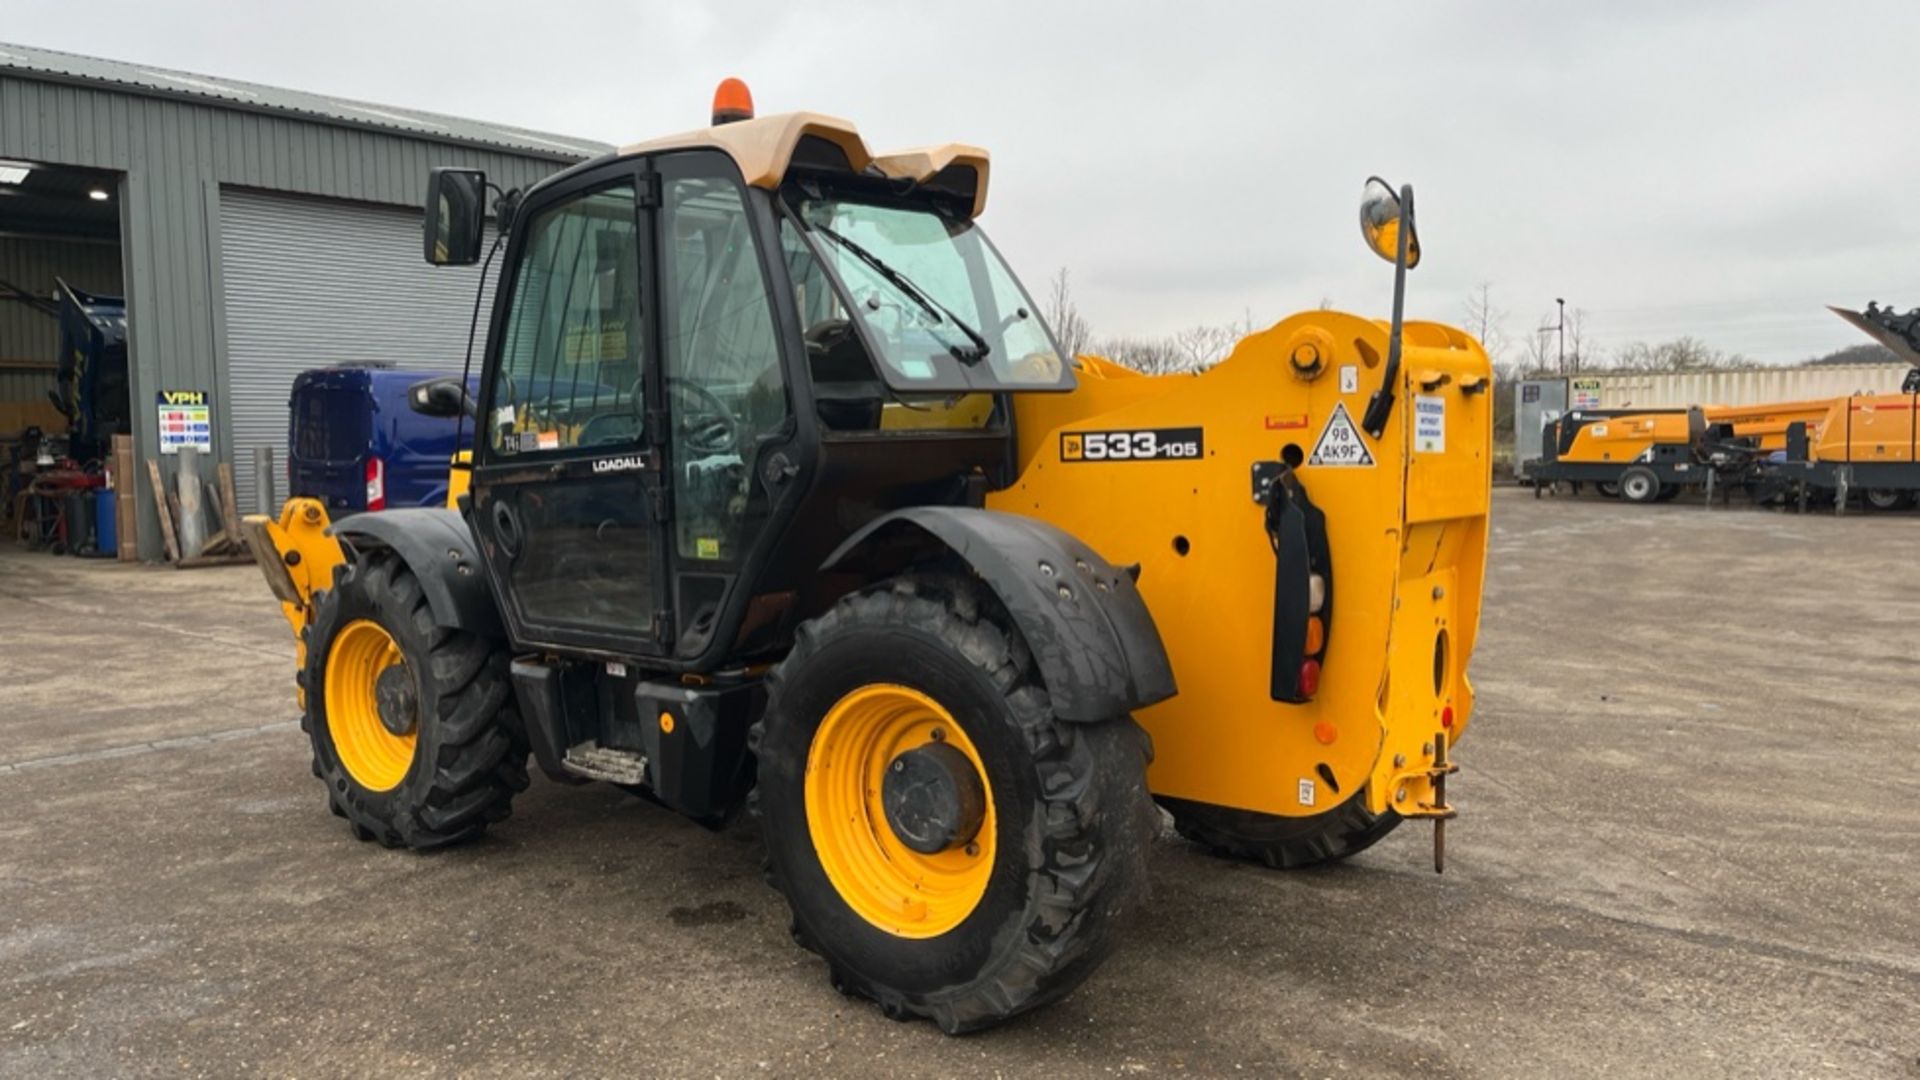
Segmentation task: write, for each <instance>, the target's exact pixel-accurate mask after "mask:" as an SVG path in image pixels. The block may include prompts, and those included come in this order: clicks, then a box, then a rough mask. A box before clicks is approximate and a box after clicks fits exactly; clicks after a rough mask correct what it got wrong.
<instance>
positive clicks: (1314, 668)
mask: <svg viewBox="0 0 1920 1080" xmlns="http://www.w3.org/2000/svg"><path fill="white" fill-rule="evenodd" d="M1319 691H1320V661H1318V660H1302V661H1301V662H1300V694H1301V696H1302V697H1312V696H1313V695H1314V694H1316V693H1318V692H1319Z"/></svg>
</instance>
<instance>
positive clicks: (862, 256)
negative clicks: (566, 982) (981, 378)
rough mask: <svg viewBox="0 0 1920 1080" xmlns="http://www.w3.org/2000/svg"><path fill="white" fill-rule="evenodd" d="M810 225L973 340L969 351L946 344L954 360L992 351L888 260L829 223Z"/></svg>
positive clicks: (976, 333) (975, 359) (977, 334)
mask: <svg viewBox="0 0 1920 1080" xmlns="http://www.w3.org/2000/svg"><path fill="white" fill-rule="evenodd" d="M811 228H813V229H815V230H817V231H818V232H819V233H820V234H821V235H822V236H825V237H826V238H827V239H829V240H832V241H833V242H834V243H836V244H839V245H840V246H841V247H843V248H845V249H846V250H847V251H848V252H849V253H850V254H852V255H853V257H854V258H856V259H859V260H860V261H861V262H863V263H866V264H867V265H868V266H869V267H871V268H872V269H873V272H874V273H876V274H879V275H880V276H881V277H883V278H885V279H886V280H887V281H888V283H890V284H891V285H893V287H894V288H896V289H899V290H900V291H901V292H903V293H905V294H906V295H907V298H908V299H910V300H912V301H913V302H914V303H915V304H917V305H919V307H920V310H922V311H924V312H926V313H927V314H928V315H930V316H932V317H933V320H934V321H935V322H936V323H937V322H942V321H944V322H950V323H952V324H953V325H954V327H955V328H956V329H958V330H959V331H960V332H961V333H963V334H965V335H967V340H968V341H971V342H972V343H973V349H972V351H971V352H969V351H968V350H966V349H962V348H961V347H960V346H958V345H950V346H948V348H949V349H950V350H951V351H952V352H953V358H954V359H955V360H958V361H960V362H961V363H963V364H977V363H979V362H980V361H982V360H985V359H986V358H987V354H988V353H990V352H992V351H993V346H991V345H989V344H987V339H986V338H985V337H984V336H982V335H981V333H980V331H978V330H975V329H974V328H973V327H971V326H968V325H967V322H966V320H965V319H962V318H961V317H960V316H958V315H955V314H954V313H953V309H952V308H949V307H947V306H946V305H945V304H942V303H941V302H940V301H938V300H936V299H934V298H933V296H932V295H931V294H929V293H928V292H927V291H926V290H925V289H922V288H921V287H920V286H918V285H916V284H914V283H913V279H912V278H910V277H908V276H907V275H905V274H903V273H901V272H900V271H898V270H896V269H894V268H893V267H892V266H891V265H890V264H888V262H887V261H886V260H885V259H882V258H881V257H880V256H878V255H875V254H874V253H873V252H871V251H868V250H867V249H866V248H865V247H863V246H862V245H861V244H860V242H859V241H857V240H854V239H852V238H851V237H848V236H846V235H844V234H842V233H841V232H839V231H838V230H836V229H834V228H833V227H832V226H830V225H821V224H817V223H816V224H814V225H812V226H811Z"/></svg>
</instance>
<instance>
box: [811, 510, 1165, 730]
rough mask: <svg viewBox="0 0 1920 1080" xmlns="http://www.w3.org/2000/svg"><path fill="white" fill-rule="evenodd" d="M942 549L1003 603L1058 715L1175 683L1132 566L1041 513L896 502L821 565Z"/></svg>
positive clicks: (1104, 708)
mask: <svg viewBox="0 0 1920 1080" xmlns="http://www.w3.org/2000/svg"><path fill="white" fill-rule="evenodd" d="M943 550H944V551H947V552H951V553H953V554H954V555H957V556H959V557H960V558H961V559H962V560H964V561H965V562H966V564H967V565H968V566H969V567H971V568H972V569H973V572H974V573H975V574H977V575H979V577H980V580H981V581H983V582H985V583H986V585H987V587H988V588H990V589H992V590H993V593H994V595H995V596H996V597H998V598H999V600H1000V603H1001V604H1002V605H1003V606H1005V608H1006V609H1007V614H1008V615H1010V616H1011V617H1012V618H1013V622H1014V625H1015V627H1016V628H1018V629H1019V631H1020V634H1021V636H1022V637H1023V638H1024V639H1025V640H1026V643H1027V647H1028V648H1029V649H1030V650H1032V652H1033V657H1034V662H1035V664H1037V665H1038V667H1039V669H1040V678H1041V680H1042V681H1044V682H1045V683H1046V687H1047V695H1048V697H1049V698H1050V699H1051V700H1052V703H1053V710H1054V713H1055V715H1057V716H1059V717H1060V718H1061V719H1062V720H1073V721H1099V720H1108V719H1111V718H1113V717H1115V716H1119V715H1121V714H1122V713H1126V712H1130V711H1132V710H1134V709H1140V708H1145V707H1146V706H1148V705H1152V704H1154V703H1155V702H1158V701H1164V700H1166V699H1167V698H1170V697H1172V696H1173V695H1174V693H1175V692H1176V691H1175V687H1174V682H1173V666H1172V664H1171V663H1169V662H1168V660H1167V653H1166V649H1165V647H1164V646H1163V645H1162V644H1161V642H1160V633H1159V631H1158V630H1157V629H1156V628H1155V627H1154V624H1153V616H1152V614H1151V613H1149V612H1148V611H1147V605H1146V601H1145V600H1143V599H1142V598H1141V596H1140V591H1139V590H1138V589H1136V588H1135V587H1134V583H1133V577H1132V575H1130V574H1128V573H1127V572H1126V571H1124V570H1121V569H1118V568H1116V567H1114V566H1113V565H1111V564H1110V563H1108V562H1107V561H1106V560H1105V559H1103V558H1101V557H1100V555H1099V553H1097V552H1095V551H1094V550H1093V549H1092V548H1090V547H1088V546H1087V545H1085V544H1083V543H1081V542H1080V541H1079V540H1078V539H1076V538H1074V537H1073V536H1072V535H1070V534H1068V533H1066V532H1064V531H1062V530H1060V529H1058V528H1055V527H1054V526H1052V525H1049V524H1047V523H1046V522H1043V521H1037V520H1035V519H1033V518H1027V517H1021V516H1020V515H1018V514H1009V513H1005V512H1002V511H997V510H980V509H973V508H968V507H950V506H920V507H913V508H910V509H906V510H897V511H895V512H893V513H890V514H887V515H885V516H883V517H881V518H879V519H877V520H875V521H873V522H871V523H869V524H868V525H867V526H866V527H865V528H863V529H861V530H860V531H859V532H857V533H855V534H853V535H852V536H850V537H848V538H847V540H846V542H844V543H842V544H841V545H840V547H839V548H838V549H837V550H835V551H834V553H833V554H832V555H831V556H829V557H828V559H827V561H826V563H825V564H824V565H823V566H822V569H823V570H861V571H865V572H870V573H871V574H872V576H875V577H878V576H880V575H882V574H884V573H889V572H892V571H895V570H899V569H903V568H905V567H906V566H908V565H911V564H912V563H914V562H916V561H921V560H923V559H924V558H926V557H927V556H928V555H930V554H937V553H939V552H941V551H943Z"/></svg>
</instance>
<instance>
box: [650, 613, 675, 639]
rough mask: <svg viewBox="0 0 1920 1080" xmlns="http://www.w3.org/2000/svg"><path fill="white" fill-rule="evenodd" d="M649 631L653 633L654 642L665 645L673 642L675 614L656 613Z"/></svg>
mask: <svg viewBox="0 0 1920 1080" xmlns="http://www.w3.org/2000/svg"><path fill="white" fill-rule="evenodd" d="M649 629H650V631H651V632H652V634H653V640H655V641H658V642H662V643H665V642H668V641H671V640H673V612H671V611H656V612H654V613H653V620H652V623H651V625H650V627H649Z"/></svg>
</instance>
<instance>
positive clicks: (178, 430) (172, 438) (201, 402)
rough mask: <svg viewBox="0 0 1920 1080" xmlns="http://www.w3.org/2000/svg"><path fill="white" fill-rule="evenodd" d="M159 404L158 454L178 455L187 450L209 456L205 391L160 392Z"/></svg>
mask: <svg viewBox="0 0 1920 1080" xmlns="http://www.w3.org/2000/svg"><path fill="white" fill-rule="evenodd" d="M154 397H155V398H157V399H158V403H159V413H160V416H159V419H160V427H159V431H160V452H161V453H163V454H178V453H179V452H180V448H181V447H183V446H191V447H193V448H194V449H195V450H198V451H199V452H200V453H202V454H211V453H213V403H212V399H211V398H210V397H209V396H208V394H207V392H206V391H205V390H162V391H160V392H159V393H158V394H155V395H154Z"/></svg>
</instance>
